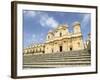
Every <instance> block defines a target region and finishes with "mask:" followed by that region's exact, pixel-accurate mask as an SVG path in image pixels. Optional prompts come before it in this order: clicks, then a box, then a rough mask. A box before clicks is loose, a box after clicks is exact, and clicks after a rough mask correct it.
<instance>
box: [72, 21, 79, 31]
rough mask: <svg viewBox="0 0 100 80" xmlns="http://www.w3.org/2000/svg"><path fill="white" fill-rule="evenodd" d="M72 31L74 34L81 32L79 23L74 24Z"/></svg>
mask: <svg viewBox="0 0 100 80" xmlns="http://www.w3.org/2000/svg"><path fill="white" fill-rule="evenodd" d="M73 29H74V33H80V32H81V28H80V22H74V24H73Z"/></svg>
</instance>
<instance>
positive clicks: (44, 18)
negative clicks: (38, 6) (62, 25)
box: [24, 11, 58, 28]
mask: <svg viewBox="0 0 100 80" xmlns="http://www.w3.org/2000/svg"><path fill="white" fill-rule="evenodd" d="M24 14H25V15H26V16H28V17H34V19H36V18H37V19H36V20H37V21H38V22H39V24H40V25H41V26H42V27H51V28H56V27H57V25H58V22H57V21H56V20H55V19H54V17H52V16H49V15H48V14H47V13H45V12H40V11H24Z"/></svg>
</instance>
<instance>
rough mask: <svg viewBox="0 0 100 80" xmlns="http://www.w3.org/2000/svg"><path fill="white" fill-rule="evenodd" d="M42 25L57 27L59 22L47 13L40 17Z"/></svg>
mask: <svg viewBox="0 0 100 80" xmlns="http://www.w3.org/2000/svg"><path fill="white" fill-rule="evenodd" d="M39 22H40V25H41V26H43V27H51V28H56V27H57V25H58V22H57V21H56V20H55V19H54V18H53V17H50V16H48V15H47V14H46V13H45V14H44V15H42V16H41V17H40V21H39Z"/></svg>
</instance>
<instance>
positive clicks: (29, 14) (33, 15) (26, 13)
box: [24, 11, 37, 17]
mask: <svg viewBox="0 0 100 80" xmlns="http://www.w3.org/2000/svg"><path fill="white" fill-rule="evenodd" d="M24 14H25V15H26V16H28V17H35V16H36V15H37V13H36V12H35V11H24Z"/></svg>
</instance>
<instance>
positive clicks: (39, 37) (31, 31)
mask: <svg viewBox="0 0 100 80" xmlns="http://www.w3.org/2000/svg"><path fill="white" fill-rule="evenodd" d="M75 21H79V22H80V23H81V31H82V34H83V39H84V41H85V40H86V39H87V36H88V33H89V32H90V28H91V14H89V13H75V12H56V11H35V10H23V36H24V37H23V46H24V47H27V46H29V45H30V44H36V43H43V42H45V40H46V35H47V33H48V31H49V30H53V29H55V28H56V27H57V25H59V24H68V26H69V31H70V32H71V31H72V29H73V28H72V23H73V22H75Z"/></svg>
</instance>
